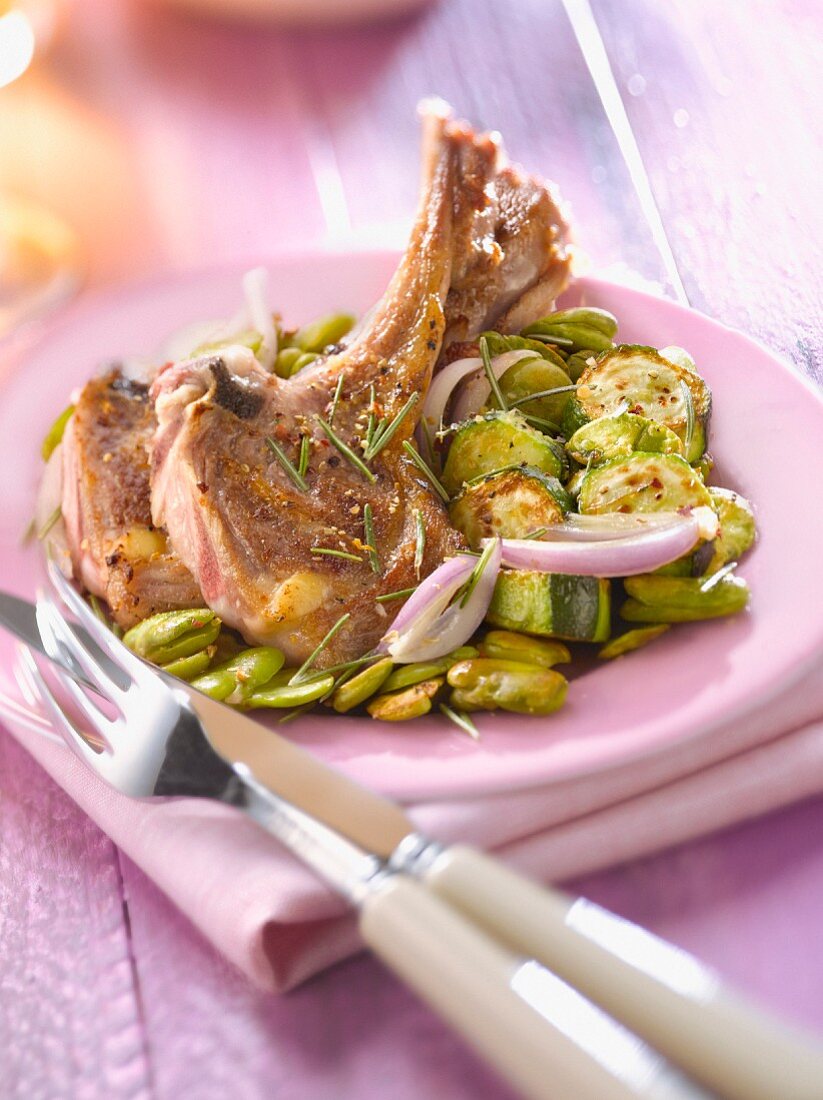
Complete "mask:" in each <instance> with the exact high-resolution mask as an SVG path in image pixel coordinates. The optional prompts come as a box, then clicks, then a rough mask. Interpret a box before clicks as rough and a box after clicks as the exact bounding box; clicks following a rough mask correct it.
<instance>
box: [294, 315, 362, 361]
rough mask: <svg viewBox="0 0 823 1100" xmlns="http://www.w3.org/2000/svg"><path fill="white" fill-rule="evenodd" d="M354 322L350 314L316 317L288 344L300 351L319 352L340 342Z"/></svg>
mask: <svg viewBox="0 0 823 1100" xmlns="http://www.w3.org/2000/svg"><path fill="white" fill-rule="evenodd" d="M354 321H355V319H354V317H353V316H352V315H351V314H350V313H329V314H327V315H326V316H325V317H317V318H316V319H315V320H314V321H309V322H308V324H306V325H303V326H302V327H301V328H299V329H298V330H297V332H295V334H294V335H293V336H292V338H291V340H290V341H289V343H290V344H292V345H293V346H295V347H298V348H300V350H301V351H313V352H321V351H323V349H324V348H327V347H328V346H329V345H330V344H336V343H337V342H338V341H339V340H342V339H343V337H344V336H345V335H346V333H347V332H350V331H351V329H352V327H353V325H354Z"/></svg>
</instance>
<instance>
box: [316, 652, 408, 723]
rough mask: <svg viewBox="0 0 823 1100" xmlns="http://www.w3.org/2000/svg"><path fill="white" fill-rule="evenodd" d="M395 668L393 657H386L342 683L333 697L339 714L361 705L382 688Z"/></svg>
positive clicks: (333, 702)
mask: <svg viewBox="0 0 823 1100" xmlns="http://www.w3.org/2000/svg"><path fill="white" fill-rule="evenodd" d="M393 668H394V664H393V662H392V659H391V657H384V658H383V660H382V661H377V662H376V663H375V664H373V665H369V666H368V667H366V668H364V669H361V671H360V672H358V673H357V675H356V676H352V678H351V679H350V680H347V681H346V682H345V683H344V684H341V685H340V687H339V688H338V689H337V691H335V693H334V695H332V697H331V705H332V706H333V707H334V709H335V710H336V711H337V713H338V714H345V713H346V712H347V711H349V710H352V709H353V708H354V707H359V706H360V704H361V703H365V701H366V700H367V699H370V698H371V697H372V695H374V693H375V692H376V691H379V690H380V688H381V687H382V686H383V684H384V682H385V680H386V678H387V677H388V676H389V674H390V673H391V670H392V669H393Z"/></svg>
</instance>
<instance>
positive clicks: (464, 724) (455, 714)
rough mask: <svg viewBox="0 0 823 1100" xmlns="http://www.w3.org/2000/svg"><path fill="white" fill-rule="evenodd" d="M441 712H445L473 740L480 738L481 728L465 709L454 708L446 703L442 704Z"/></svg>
mask: <svg viewBox="0 0 823 1100" xmlns="http://www.w3.org/2000/svg"><path fill="white" fill-rule="evenodd" d="M440 713H441V714H444V715H445V716H446V717H447V718H448V719H449V721H450V722H454V724H455V725H456V726H457V727H458V728H459V729H461V730H463V732H464V733H467V734H468V735H469V737H471V739H472V740H473V741H479V740H480V730H479V729H478V728H477V726H476V725H475V724H474V722H473V721H472V719H471V717H470V715H468V714H467V713H466V712H465V711H464V710H460V711H458V710H452V708H451V707H447V706H446V704H445V703H441V704H440Z"/></svg>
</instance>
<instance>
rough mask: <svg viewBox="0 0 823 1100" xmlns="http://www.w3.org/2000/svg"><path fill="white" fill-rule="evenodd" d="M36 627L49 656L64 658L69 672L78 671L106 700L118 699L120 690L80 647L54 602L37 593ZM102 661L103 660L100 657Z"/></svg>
mask: <svg viewBox="0 0 823 1100" xmlns="http://www.w3.org/2000/svg"><path fill="white" fill-rule="evenodd" d="M36 613H37V626H38V628H39V630H40V637H41V638H42V639H43V645H44V646H45V648H46V651H47V652H48V654H49V656H50V657H52V658H54V659H55V660H58V659H59V657H60V656H61V655H62V656H63V657H64V658H68V661H66V660H64V662H63V663H64V664H66V663H68V664H69V665H70V666H71V668H72V669H74V668H79V670H80V672H81V673H82V674H83V676H84V678H85V679H86V680H88V681H89V683H90V684H91V685H92V686H93V687H95V688H97V690H98V691H100V692H101V693H102V694H103V695H104V696H106V697H108V698H114V699H118V700H119V699H120V698H121V697H122V696H123V694H124V689H123V688H122V687H121V686H120V684H118V683H116V682H115V681H114V679H113V678H112V677H111V676H110V675H109V674H108V673H107V672H106V670H105V669H104V668H103V667H102V666H101V664H100V662H99V661H98V660H95V657H94V655H93V654H92V653H91V651H90V650H89V649H88V648H87V647H86V646H85V645H83V643H82V642H81V640H80V639H79V638H78V637H77V635H76V634H75V632H74V631H73V630H72V628H71V625H70V624H69V623H68V622H67V621H66V619H65V618H64V617H63V615H62V614H61V612H60V610H59V608H58V607H57V606H56V605H55V604H54V602H53V601H52V600H51V599H49V598H47V597H45V596H44V595H43V594H42V593H38V597H37V609H36ZM104 659H105V657H104Z"/></svg>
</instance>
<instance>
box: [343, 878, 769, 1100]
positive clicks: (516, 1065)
mask: <svg viewBox="0 0 823 1100" xmlns="http://www.w3.org/2000/svg"><path fill="white" fill-rule="evenodd" d="M360 931H361V933H362V935H363V938H364V939H365V942H366V943H367V944H369V945H370V947H371V948H372V950H373V952H374V953H375V954H376V955H377V956H378V957H380V958H381V959H382V960H383V961H384V963H385V964H386V965H387V966H388V967H389V968H391V969H392V970H394V971H395V974H397V975H398V976H399V977H400V978H402V979H403V980H404V981H405V982H406V983H407V985H408V986H409V987H410V988H411V989H413V990H414V991H415V992H416V993H417V994H418V996H419V997H420V998H421V999H423V1000H424V1001H426V1003H427V1004H428V1005H429V1007H430V1008H431V1009H434V1010H435V1012H437V1013H438V1014H439V1015H440V1016H441V1018H442V1019H443V1020H446V1021H447V1022H448V1023H449V1024H450V1025H451V1026H452V1027H453V1029H454V1030H456V1031H457V1032H459V1033H460V1034H461V1035H462V1036H463V1038H464V1040H465V1041H467V1042H468V1043H469V1045H470V1046H472V1047H473V1048H474V1051H475V1052H476V1053H478V1054H479V1055H480V1056H481V1057H482V1058H484V1059H485V1060H486V1062H489V1063H490V1064H491V1065H492V1066H494V1068H495V1069H496V1070H497V1071H498V1073H500V1074H501V1076H502V1077H504V1078H505V1079H506V1080H507V1081H508V1082H509V1084H511V1085H513V1086H514V1087H515V1088H516V1089H518V1090H519V1091H520V1092H522V1093H523V1096H524V1097H527V1098H529V1100H569V1098H570V1097H574V1100H629V1098H634V1100H637V1098H639V1097H647V1098H652V1097H663V1096H666V1097H670V1098H672V1100H673V1098H676V1097H677V1098H681V1097H682V1098H683V1100H685V1098H687V1097H688V1098H696V1097H698V1096H700V1097H703V1096H704V1093H702V1092H700V1093H698V1092H693V1091H691V1088H690V1087H687V1089H685V1090H682V1091H681V1089H680V1084H679V1081H680V1079H679V1075H674V1076H676V1078H677V1079H676V1080H672V1079H671V1078H672V1075H671V1074H670V1071H669V1069H668V1067H666V1066H665V1064H662V1063H659V1062H658V1063H656V1064H655V1065H652V1066H651V1067H649V1065H648V1064H644V1065H643V1066H637V1065H633V1060H632V1055H633V1054H634V1053H636V1051H637V1047H638V1043H637V1041H636V1038H635V1037H634V1036H628V1035H627V1033H626V1032H625V1031H624V1029H622V1027H619V1025H617V1024H615V1023H614V1022H613V1021H610V1020H608V1019H607V1018H606V1016H605V1015H604V1014H603V1013H600V1012H599V1010H596V1009H594V1008H593V1007H591V1005H588V1008H589V1011H590V1012H591V1013H592V1014H594V1015H596V1018H597V1019H596V1021H595V1027H594V1031H595V1032H597V1035H599V1038H600V1040H601V1042H600V1043H596V1042H592V1032H591V1027H590V1024H591V1020H585V1019H584V1021H583V1022H584V1024H585V1034H584V1036H583V1037H584V1040H585V1042H584V1043H583V1044H581V1043H579V1042H577V1041H575V1037H574V1025H575V1019H577V1018H579V1016H580V1011H581V1004H582V1005H585V1001H584V1000H583V999H582V998H579V999H578V1002H579V1003H578V1004H577V1005H573V1008H572V1011H571V1013H569V1012H568V1005H567V1011H566V1012H564V1013H558V1015H559V1016H560V1018H561V1019H560V1020H559V1021H558V1023H552V1022H551V1021H550V1020H549V1019H547V1018H546V1016H545V1015H544V1014H541V1012H540V1011H539V1010H536V1009H535V1008H533V1007H531V1003H530V1002H529V999H528V998H525V997H524V996H522V994H519V993H518V992H516V991H515V990H516V989H517V988H518V981H519V982H522V983H523V985H534V983H535V982H534V979H535V977H538V978H539V976H540V975H539V974H538V975H535V972H534V971H539V972H540V974H541V975H544V976H546V977H547V978H548V979H549V980H552V981H556V980H557V979H553V978H552V976H550V975H546V971H544V969H542V968H541V967H537V966H536V964H534V963H526V964H524V961H523V959H522V958H519V957H518V956H517V955H516V954H515V953H514V952H511V950H508V949H506V948H505V947H503V946H501V945H500V944H497V943H495V942H493V941H492V939H491V938H489V937H487V936H486V935H485V934H484V933H483V932H481V931H480V930H479V928H478V927H476V926H475V925H474V924H472V923H471V922H469V921H467V920H465V919H464V917H463V916H461V914H460V913H459V912H457V911H456V910H453V909H451V908H450V906H449V905H446V904H443V902H442V901H440V900H439V899H438V898H436V897H435V895H434V894H432V893H431V892H430V891H429V890H427V889H426V888H425V887H424V886H421V884H420V883H418V882H415V880H414V879H410V878H407V877H405V876H402V875H394V876H389V877H387V878H386V879H385V880H384V882H383V884H382V886H381V887H380V888H378V889H377V890H376V892H373V893H371V894H370V895H369V897H367V898H366V899H365V901H364V902H363V903H362V906H361V911H360ZM559 985H562V983H559ZM556 992H557V991H556V990H553V989H552V990H551V993H556ZM568 992H569V993H571V994H572V996H573V997H575V996H577V994H574V993H573V991H568ZM549 1000H551V1001H553V997H549ZM584 1015H585V1014H584V1013H583V1016H584ZM558 1024H559V1025H558ZM561 1026H562V1029H563V1030H561ZM581 1031H582V1029H581ZM604 1032H605V1040H604V1038H603V1037H604ZM613 1040H614V1041H616V1042H617V1043H623V1044H624V1045H625V1048H626V1049H627V1051H628V1052H629V1057H627V1058H619V1059H616V1064H615V1059H614V1058H613V1059H612V1065H611V1066H610V1063H608V1059H607V1058H603V1057H602V1055H603V1053H604V1052H612V1053H613V1051H614V1043H613V1042H612V1041H613ZM640 1046H641V1044H640ZM658 1086H660V1088H659V1089H658ZM772 1100H773V1098H772Z"/></svg>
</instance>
